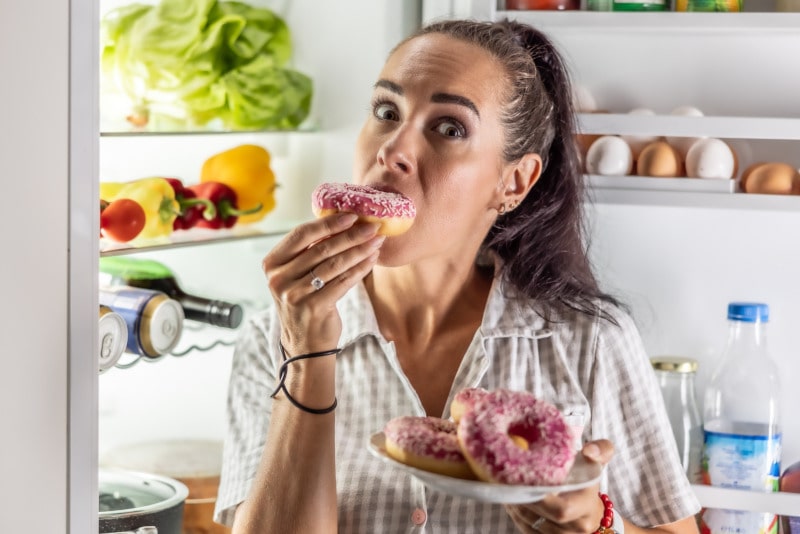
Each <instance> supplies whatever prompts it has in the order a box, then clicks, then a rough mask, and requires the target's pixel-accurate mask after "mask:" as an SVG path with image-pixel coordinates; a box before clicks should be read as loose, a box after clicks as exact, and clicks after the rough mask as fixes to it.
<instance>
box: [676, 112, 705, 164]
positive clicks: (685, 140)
mask: <svg viewBox="0 0 800 534" xmlns="http://www.w3.org/2000/svg"><path fill="white" fill-rule="evenodd" d="M669 114H670V115H675V116H678V117H703V116H704V115H703V112H702V111H700V110H699V109H697V108H696V107H694V106H678V107H677V108H675V109H673V110H672V111H670V112H669ZM698 139H705V137H672V136H669V137H666V141H667V143H669V144H670V146H672V148H674V149H675V150H677V151H678V152H679V153H680V155H681V157H682V158H683V159H684V160H685V159H686V157H687V156H688V155H689V149H690V148H692V145H693V144H694V142H695V141H697V140H698Z"/></svg>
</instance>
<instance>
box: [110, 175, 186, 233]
mask: <svg viewBox="0 0 800 534" xmlns="http://www.w3.org/2000/svg"><path fill="white" fill-rule="evenodd" d="M100 198H102V199H103V200H106V201H108V202H112V201H114V200H117V199H118V198H129V199H131V200H135V201H136V202H138V203H139V205H140V206H142V208H144V213H145V223H144V228H143V229H142V231H141V232H140V233H139V235H138V236H137V239H138V238H150V239H152V238H154V237H163V236H167V235H169V234H170V233H171V232H172V226H173V223H174V222H175V218H176V217H177V216H178V215H179V214H180V205H179V204H178V201H177V200H176V199H175V190H174V189H173V188H172V186H171V185H170V184H169V182H167V181H166V180H165V179H163V178H141V179H139V180H134V181H132V182H122V183H121V182H102V183H101V184H100Z"/></svg>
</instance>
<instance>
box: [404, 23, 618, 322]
mask: <svg viewBox="0 0 800 534" xmlns="http://www.w3.org/2000/svg"><path fill="white" fill-rule="evenodd" d="M431 32H435V33H443V34H446V35H449V36H452V37H454V38H457V39H461V40H464V41H467V42H470V43H473V44H476V45H478V46H480V47H481V48H483V49H485V50H487V51H488V52H489V53H491V54H492V55H493V56H494V57H496V58H497V59H498V61H500V62H501V63H502V64H503V66H504V68H505V70H506V72H507V73H508V79H509V85H510V87H509V93H508V97H507V100H506V102H505V107H504V112H503V114H502V117H501V118H502V121H503V124H504V127H505V139H506V148H505V151H504V157H505V159H506V161H508V162H514V161H518V160H519V159H520V158H522V157H523V156H524V155H525V154H529V153H534V154H539V155H540V157H541V158H542V174H541V176H540V177H539V180H538V181H537V182H536V184H535V185H534V187H533V188H532V189H531V190H530V192H529V193H528V195H527V196H526V197H525V198H524V199H523V201H522V203H521V204H520V205H519V207H517V208H516V209H514V210H513V211H510V212H507V213H505V214H503V215H500V216H499V217H498V219H497V222H496V223H495V225H494V226H493V227H492V228H491V229H490V231H489V233H488V234H487V236H486V239H485V240H484V247H485V248H488V249H490V250H493V251H495V252H496V253H497V254H498V255H499V256H500V257H501V258H502V259H503V272H502V275H503V276H504V277H505V279H506V280H507V281H509V282H510V283H511V284H513V285H514V286H515V287H516V288H517V289H518V290H519V291H520V292H521V293H522V294H524V295H526V296H528V297H530V298H533V299H535V300H537V301H538V302H540V303H542V304H544V305H545V307H544V312H545V313H546V308H547V306H550V305H564V306H568V307H570V308H573V309H577V310H580V311H582V312H585V313H589V314H596V313H597V309H598V307H597V302H596V301H597V300H598V299H600V300H604V301H607V302H611V303H613V304H618V303H617V301H616V300H615V299H614V298H613V297H611V296H610V295H608V294H606V293H603V292H602V291H601V290H600V288H599V285H598V283H597V279H596V278H595V276H594V274H593V272H592V268H591V265H590V262H589V258H588V254H587V248H586V245H585V243H586V239H585V237H586V235H587V232H586V228H585V220H584V213H583V199H584V194H585V190H584V177H583V174H582V172H581V166H580V156H579V153H578V146H577V143H576V141H575V131H576V127H575V113H574V110H573V104H572V89H571V85H570V80H569V75H568V72H567V68H566V66H565V64H564V61H563V59H562V57H561V55H560V54H559V52H558V51H557V50H556V48H555V46H554V45H553V43H552V42H551V41H550V40H549V39H548V38H547V37H546V36H545V35H544V34H543V33H542V32H540V31H539V30H537V29H535V28H533V27H532V26H530V25H527V24H522V23H519V22H515V21H509V20H502V21H498V22H477V21H466V20H461V21H443V22H438V23H434V24H432V25H429V26H426V27H424V28H423V29H422V30H420V33H431Z"/></svg>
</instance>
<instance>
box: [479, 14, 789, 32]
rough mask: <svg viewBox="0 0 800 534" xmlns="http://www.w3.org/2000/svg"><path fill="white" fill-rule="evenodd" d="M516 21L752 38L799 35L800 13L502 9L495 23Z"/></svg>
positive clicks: (558, 26)
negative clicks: (779, 34)
mask: <svg viewBox="0 0 800 534" xmlns="http://www.w3.org/2000/svg"><path fill="white" fill-rule="evenodd" d="M506 17H508V18H510V19H516V20H519V21H521V22H527V23H531V24H534V25H536V26H538V27H541V28H542V29H545V30H547V29H557V30H558V31H559V32H562V31H563V32H581V33H587V32H588V33H607V32H608V31H609V30H613V31H623V32H627V33H642V32H648V33H651V32H657V33H662V34H666V33H680V34H687V33H703V34H708V33H710V32H719V33H735V34H736V35H737V37H750V36H754V35H760V34H765V33H769V34H770V35H772V36H775V34H776V33H780V32H786V33H792V32H794V33H796V32H797V27H798V26H800V13H788V12H781V13H777V12H760V13H755V12H753V13H750V12H744V13H697V12H693V13H688V12H676V11H664V12H619V11H617V12H613V11H547V10H540V11H516V10H498V11H496V12H495V13H494V16H493V17H492V18H494V19H495V20H497V19H502V18H506Z"/></svg>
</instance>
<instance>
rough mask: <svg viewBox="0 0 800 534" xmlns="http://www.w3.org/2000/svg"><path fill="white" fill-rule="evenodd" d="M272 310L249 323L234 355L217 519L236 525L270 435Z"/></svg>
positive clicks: (273, 372) (273, 373) (273, 382)
mask: <svg viewBox="0 0 800 534" xmlns="http://www.w3.org/2000/svg"><path fill="white" fill-rule="evenodd" d="M269 324H270V321H269V312H265V313H264V314H262V315H259V316H256V317H254V318H253V319H251V320H250V321H248V323H247V324H246V325H245V328H244V329H243V330H242V333H241V335H240V336H239V338H238V340H237V343H236V348H235V350H234V355H233V363H232V367H231V377H230V382H229V384H228V402H227V424H228V428H227V433H226V437H225V446H224V449H223V455H222V473H221V475H220V485H219V490H218V492H217V502H216V506H215V509H214V521H216V522H218V523H221V524H223V525H226V526H231V525H232V523H233V517H234V512H235V510H236V507H237V506H238V505H239V504H240V503H241V502H242V501H244V500H245V498H246V497H247V494H248V492H249V490H250V486H251V484H252V482H253V479H254V478H255V475H256V470H257V469H258V465H259V462H260V460H261V454H262V451H263V448H264V442H265V439H266V435H267V428H268V426H269V420H270V416H271V415H272V399H271V398H270V395H271V394H272V390H273V389H274V388H275V385H276V383H277V382H276V376H277V372H276V369H277V366H276V365H275V361H276V360H275V355H276V353H277V351H276V350H275V346H274V345H275V344H274V343H272V341H271V337H272V336H270V334H269Z"/></svg>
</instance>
